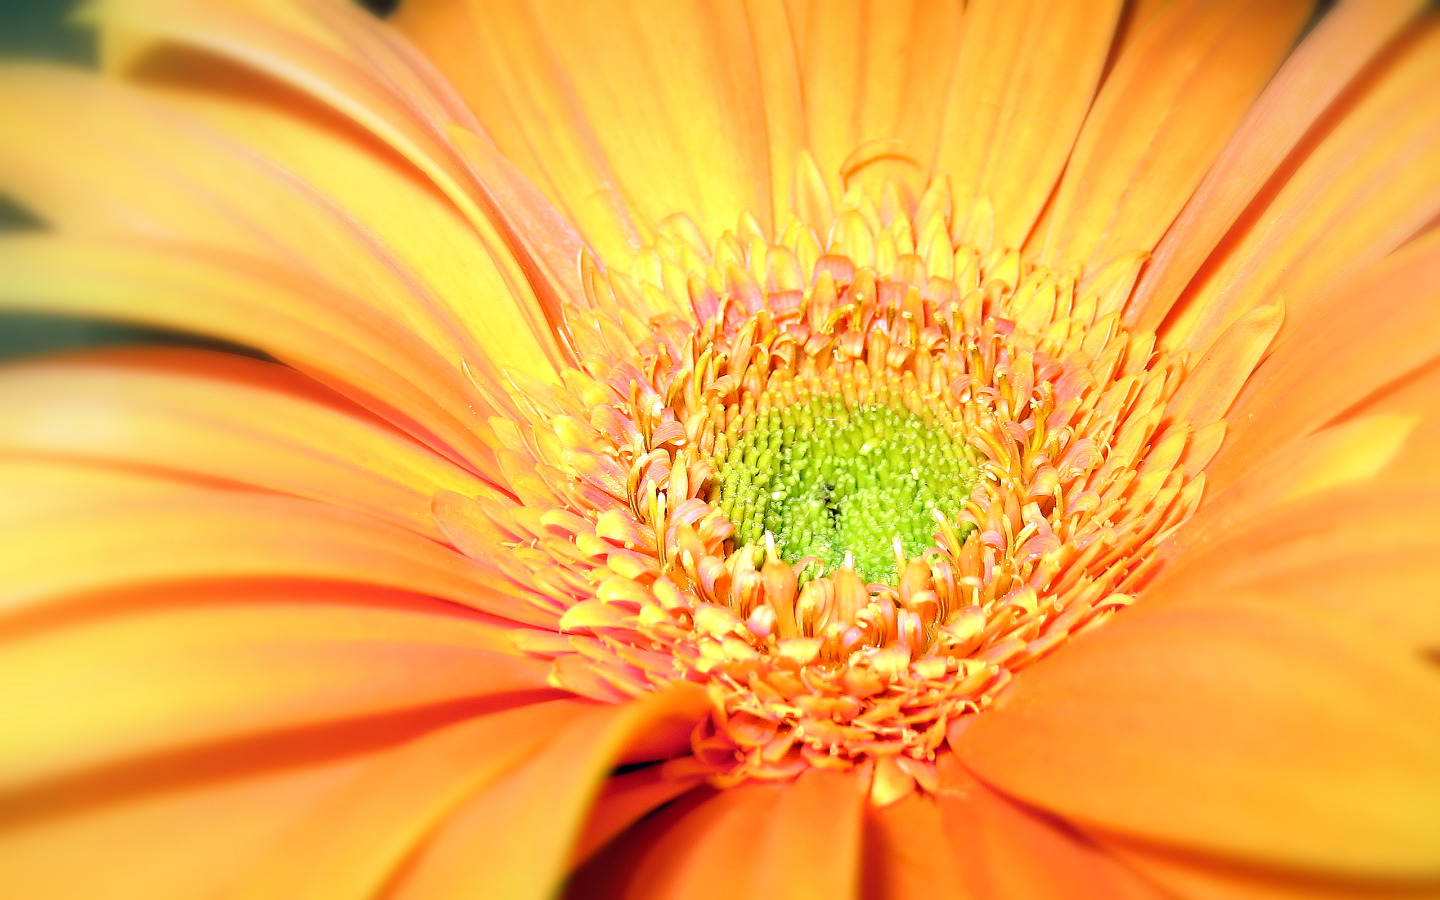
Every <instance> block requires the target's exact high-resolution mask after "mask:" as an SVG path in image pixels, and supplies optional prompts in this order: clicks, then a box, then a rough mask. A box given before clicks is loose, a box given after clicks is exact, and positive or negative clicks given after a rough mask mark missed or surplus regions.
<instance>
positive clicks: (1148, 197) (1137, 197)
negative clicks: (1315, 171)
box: [1040, 0, 1310, 272]
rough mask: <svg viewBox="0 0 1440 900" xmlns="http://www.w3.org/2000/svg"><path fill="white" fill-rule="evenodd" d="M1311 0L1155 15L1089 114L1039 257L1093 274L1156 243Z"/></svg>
mask: <svg viewBox="0 0 1440 900" xmlns="http://www.w3.org/2000/svg"><path fill="white" fill-rule="evenodd" d="M1309 5H1310V4H1308V3H1303V2H1285V3H1274V2H1264V0H1259V2H1257V0H1226V2H1217V0H1189V2H1182V3H1174V4H1171V5H1170V6H1168V7H1166V8H1165V9H1164V10H1163V11H1161V12H1159V13H1158V14H1157V15H1155V16H1154V17H1153V18H1152V19H1151V20H1150V22H1149V23H1147V24H1146V25H1145V27H1144V29H1143V31H1142V32H1141V33H1140V34H1139V35H1137V36H1136V37H1135V39H1134V41H1133V42H1131V44H1130V45H1128V46H1127V47H1126V48H1125V50H1124V52H1123V53H1121V54H1120V55H1119V57H1118V59H1117V60H1116V62H1115V64H1114V68H1113V70H1112V71H1111V72H1110V74H1109V75H1108V76H1107V77H1106V79H1105V83H1104V85H1103V86H1102V87H1101V89H1100V93H1099V96H1097V97H1096V99H1095V106H1094V108H1093V109H1092V110H1091V111H1090V114H1089V116H1088V117H1087V118H1086V120H1085V127H1084V129H1083V130H1082V131H1081V132H1080V137H1079V139H1078V140H1077V141H1076V143H1075V152H1074V153H1073V154H1071V157H1070V162H1069V164H1068V165H1067V166H1066V169H1065V175H1064V177H1063V178H1062V179H1061V181H1060V186H1059V188H1058V191H1057V193H1056V196H1055V200H1054V208H1053V209H1052V210H1051V214H1050V217H1049V227H1048V230H1047V233H1046V235H1045V238H1044V241H1043V246H1044V249H1043V251H1042V252H1041V254H1040V257H1041V259H1043V260H1045V261H1046V262H1047V263H1049V264H1051V265H1054V266H1056V267H1057V268H1060V269H1066V268H1069V267H1071V266H1076V265H1083V266H1084V267H1085V268H1086V269H1087V270H1088V271H1090V272H1094V271H1096V270H1098V269H1100V268H1101V267H1103V266H1104V265H1105V264H1106V263H1108V262H1110V261H1111V260H1112V259H1115V258H1116V257H1119V256H1121V255H1123V254H1125V253H1128V252H1131V251H1134V250H1137V249H1140V250H1149V249H1151V248H1153V247H1154V246H1155V244H1156V243H1157V242H1158V241H1159V240H1160V236H1161V235H1162V234H1164V232H1165V229H1166V228H1167V227H1168V226H1169V225H1170V222H1171V221H1172V220H1173V219H1174V217H1175V215H1176V214H1177V213H1179V211H1180V207H1181V205H1182V204H1183V203H1184V202H1185V198H1186V197H1187V196H1188V194H1189V192H1190V191H1191V190H1192V189H1193V188H1194V186H1195V185H1196V184H1198V183H1199V181H1200V178H1201V176H1202V175H1204V174H1205V171H1206V169H1208V168H1209V167H1210V164H1211V163H1212V162H1213V161H1214V159H1215V156H1216V155H1217V154H1218V153H1219V151H1220V149H1221V147H1222V146H1224V143H1225V141H1226V140H1227V139H1228V138H1229V137H1230V135H1231V133H1232V132H1233V131H1234V129H1235V126H1236V125H1237V124H1238V123H1239V122H1240V119H1241V117H1242V116H1243V115H1244V114H1245V111H1246V110H1247V109H1248V108H1249V107H1250V104H1251V103H1252V102H1253V101H1254V99H1255V95H1256V94H1258V93H1259V91H1260V89H1261V88H1262V87H1264V86H1265V82H1266V80H1267V79H1268V78H1269V77H1270V75H1271V73H1272V72H1273V71H1274V70H1275V68H1276V67H1277V66H1278V65H1279V64H1280V62H1281V60H1282V59H1284V56H1285V54H1286V52H1287V51H1288V50H1289V49H1290V46H1291V43H1292V42H1293V41H1294V39H1295V35H1296V34H1297V33H1298V32H1299V29H1300V27H1301V26H1302V25H1303V24H1304V22H1305V18H1306V16H1307V15H1308V13H1309ZM1132 27H1133V26H1132Z"/></svg>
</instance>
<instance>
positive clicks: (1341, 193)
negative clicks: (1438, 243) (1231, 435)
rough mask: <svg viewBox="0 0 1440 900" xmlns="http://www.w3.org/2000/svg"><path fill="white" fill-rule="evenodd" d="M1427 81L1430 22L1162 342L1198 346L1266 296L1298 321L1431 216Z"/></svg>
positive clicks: (1439, 38) (1435, 156)
mask: <svg viewBox="0 0 1440 900" xmlns="http://www.w3.org/2000/svg"><path fill="white" fill-rule="evenodd" d="M1437 80H1440V23H1436V22H1434V21H1429V22H1427V24H1426V26H1425V27H1424V28H1421V29H1417V31H1416V33H1414V34H1412V35H1410V36H1408V38H1407V40H1406V41H1404V42H1403V43H1402V44H1401V45H1400V46H1398V47H1397V48H1396V49H1395V50H1394V52H1393V54H1392V56H1391V58H1388V59H1387V60H1386V64H1385V65H1384V66H1382V67H1381V68H1380V70H1379V71H1378V72H1377V73H1376V75H1375V76H1374V80H1373V82H1372V83H1371V84H1369V85H1368V88H1369V89H1368V90H1365V91H1362V92H1361V97H1360V99H1359V100H1358V101H1356V103H1355V106H1354V107H1353V108H1351V109H1348V110H1346V112H1345V114H1344V115H1343V117H1341V118H1340V119H1339V121H1338V122H1336V123H1335V125H1334V128H1333V130H1331V131H1329V133H1328V134H1326V135H1325V137H1324V138H1323V139H1322V140H1321V141H1320V142H1319V143H1318V145H1317V146H1316V147H1315V149H1314V151H1313V152H1312V153H1310V154H1309V155H1308V157H1306V158H1305V159H1304V161H1303V162H1301V163H1300V164H1299V165H1298V167H1297V168H1296V169H1295V171H1294V173H1293V174H1292V175H1291V176H1290V177H1289V178H1288V179H1286V180H1285V181H1284V185H1283V187H1280V188H1279V190H1278V193H1277V194H1276V195H1275V197H1274V200H1273V202H1270V203H1269V204H1268V206H1266V207H1265V209H1264V211H1263V212H1262V213H1260V214H1259V215H1258V218H1257V219H1256V220H1255V221H1254V223H1253V227H1252V228H1250V229H1249V230H1248V231H1247V232H1246V233H1244V234H1243V236H1239V235H1237V236H1236V237H1237V239H1236V242H1235V245H1234V247H1233V249H1231V250H1230V251H1229V252H1228V255H1227V256H1226V257H1225V258H1224V260H1223V261H1221V262H1219V264H1218V265H1216V266H1215V267H1214V268H1213V270H1211V271H1209V272H1208V273H1207V275H1208V277H1206V278H1205V279H1204V280H1203V283H1198V282H1197V284H1195V285H1192V286H1191V291H1192V293H1191V295H1190V296H1189V297H1188V299H1187V301H1186V303H1187V306H1186V309H1185V310H1184V312H1183V313H1181V314H1180V315H1179V316H1178V317H1176V318H1175V319H1174V320H1173V321H1172V322H1171V323H1170V324H1168V325H1167V326H1166V328H1165V332H1164V336H1163V337H1164V343H1165V344H1166V345H1167V346H1169V347H1189V348H1192V349H1193V350H1195V351H1196V352H1201V351H1203V350H1204V349H1205V348H1206V347H1208V346H1209V345H1210V344H1211V343H1212V342H1213V341H1214V340H1215V338H1216V336H1217V335H1219V334H1221V333H1222V332H1223V331H1224V330H1225V328H1227V327H1228V326H1229V325H1230V323H1231V322H1233V321H1235V320H1236V319H1237V318H1239V317H1240V316H1242V315H1244V314H1245V313H1246V312H1248V311H1249V310H1251V309H1254V308H1255V307H1257V306H1259V305H1262V304H1265V303H1269V302H1272V301H1273V300H1274V299H1275V298H1276V297H1283V298H1284V301H1285V304H1286V307H1287V310H1288V313H1289V318H1290V320H1291V321H1290V325H1289V326H1288V327H1287V329H1286V330H1287V331H1288V330H1290V329H1291V328H1297V327H1299V326H1300V324H1301V323H1303V322H1305V321H1306V320H1307V319H1308V318H1310V317H1311V316H1312V315H1315V314H1317V307H1318V306H1319V305H1320V304H1321V303H1322V302H1323V300H1324V298H1325V296H1326V294H1327V293H1328V290H1329V289H1330V288H1331V287H1332V286H1333V285H1335V284H1336V283H1337V282H1342V281H1344V280H1346V279H1347V278H1349V277H1352V276H1354V275H1355V274H1357V273H1359V272H1362V271H1364V270H1365V269H1366V268H1368V267H1369V266H1370V265H1373V264H1374V263H1375V262H1377V261H1378V260H1380V259H1382V258H1383V257H1384V256H1385V255H1387V254H1388V253H1390V252H1391V251H1392V250H1394V249H1395V248H1396V247H1398V246H1400V245H1401V244H1402V243H1404V242H1405V241H1406V240H1408V239H1410V238H1411V237H1413V236H1414V235H1415V234H1416V233H1418V232H1419V231H1421V230H1422V229H1423V228H1424V227H1425V226H1426V225H1427V224H1428V223H1429V222H1431V221H1432V220H1433V219H1434V217H1435V216H1436V214H1437V213H1440V164H1437V162H1436V160H1440V96H1437V95H1436V93H1435V91H1434V90H1433V86H1434V84H1435V82H1436V81H1437Z"/></svg>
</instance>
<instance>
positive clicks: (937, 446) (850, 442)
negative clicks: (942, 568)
mask: <svg viewBox="0 0 1440 900" xmlns="http://www.w3.org/2000/svg"><path fill="white" fill-rule="evenodd" d="M717 463H718V469H719V496H718V503H719V506H720V508H721V510H722V511H723V512H724V513H725V515H726V516H727V517H728V518H729V519H730V521H731V522H733V523H734V524H735V529H736V533H735V541H736V544H737V545H747V544H755V545H761V546H764V545H765V544H766V535H767V534H768V535H770V540H772V541H773V542H774V547H775V549H776V551H777V552H778V553H779V555H780V557H781V558H782V559H784V560H786V561H787V562H792V563H793V562H796V561H798V560H800V559H801V558H803V557H806V556H814V557H817V558H819V559H820V560H821V562H822V563H823V564H824V566H825V570H826V571H827V572H828V571H830V570H832V569H835V568H838V567H839V566H840V565H841V564H842V563H843V562H844V560H845V556H846V554H850V556H851V557H852V558H853V561H854V567H855V571H856V572H858V573H859V574H860V575H861V577H863V578H864V579H865V580H866V581H870V582H890V583H894V581H895V580H896V578H897V577H898V573H897V572H896V560H895V549H894V548H895V541H896V539H897V538H898V539H899V541H900V546H901V549H902V551H903V553H904V555H905V556H906V557H907V558H908V557H914V556H919V555H920V554H921V553H923V552H924V551H925V550H926V549H927V548H929V547H932V546H934V545H935V534H936V531H937V529H938V524H939V521H940V520H944V521H945V522H948V523H951V524H953V523H954V522H955V520H956V517H957V516H958V515H959V513H960V511H961V510H962V509H963V508H964V506H965V500H966V498H967V497H968V496H969V495H970V491H971V489H972V488H973V487H974V485H975V479H976V467H975V464H974V462H973V461H972V459H971V456H970V451H969V450H968V449H967V448H966V447H965V445H964V444H963V442H961V441H960V440H958V439H957V438H956V437H955V436H954V435H952V434H951V433H949V432H948V431H947V430H946V429H945V428H943V427H941V426H940V425H938V424H936V423H934V422H932V421H927V420H926V419H924V418H922V417H921V416H919V415H917V414H915V413H913V412H911V411H910V410H908V409H906V408H904V407H903V406H892V405H889V404H884V403H871V404H861V405H856V406H848V405H846V404H845V402H844V401H843V400H842V399H841V398H839V397H835V396H821V397H813V398H811V399H808V400H805V401H803V402H800V403H796V404H794V405H791V406H785V407H771V408H768V409H765V410H762V411H760V412H758V413H757V414H756V416H755V420H754V422H753V424H751V425H750V426H749V427H748V428H747V429H746V430H745V431H744V433H743V434H741V435H740V437H739V439H738V441H736V443H735V444H734V445H733V446H731V447H730V448H729V449H728V450H727V451H726V452H724V454H723V456H718V457H717ZM956 532H957V533H959V534H960V536H961V537H963V536H964V533H963V531H962V530H961V529H960V528H956Z"/></svg>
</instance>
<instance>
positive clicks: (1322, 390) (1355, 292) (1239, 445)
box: [1207, 232, 1440, 487]
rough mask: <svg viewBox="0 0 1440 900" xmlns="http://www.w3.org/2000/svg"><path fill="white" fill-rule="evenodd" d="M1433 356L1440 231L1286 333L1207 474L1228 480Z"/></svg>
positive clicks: (1439, 303)
mask: <svg viewBox="0 0 1440 900" xmlns="http://www.w3.org/2000/svg"><path fill="white" fill-rule="evenodd" d="M1437 355H1440V232H1435V233H1434V234H1430V235H1427V236H1425V237H1423V238H1420V239H1419V240H1416V241H1415V242H1414V243H1412V244H1410V245H1409V246H1407V247H1405V248H1403V249H1401V250H1399V251H1398V252H1396V253H1395V254H1393V255H1392V256H1391V257H1389V258H1388V259H1386V260H1384V261H1383V262H1381V263H1379V264H1378V265H1376V266H1373V267H1372V268H1371V269H1369V270H1368V271H1366V272H1365V273H1363V274H1362V275H1361V276H1359V277H1357V278H1354V279H1351V280H1349V282H1348V283H1347V284H1345V285H1344V286H1342V287H1340V288H1338V289H1337V290H1335V291H1334V292H1332V293H1331V295H1330V296H1329V297H1327V298H1326V299H1325V301H1324V302H1323V303H1322V304H1320V305H1318V306H1316V307H1315V309H1314V311H1313V314H1312V315H1310V316H1308V317H1306V318H1304V320H1303V321H1301V322H1299V323H1297V324H1296V325H1295V327H1294V328H1292V329H1289V330H1288V331H1287V332H1285V333H1283V334H1282V336H1281V339H1280V340H1278V341H1276V344H1275V348H1274V353H1273V354H1272V355H1271V357H1270V358H1269V359H1267V360H1265V362H1264V363H1263V364H1262V365H1261V366H1260V367H1259V368H1258V369H1257V370H1256V371H1255V373H1254V375H1253V376H1251V379H1250V382H1249V383H1248V384H1247V385H1246V386H1245V388H1244V389H1243V390H1242V391H1241V393H1240V395H1239V397H1238V398H1237V399H1236V401H1235V405H1234V408H1233V410H1232V413H1233V414H1232V415H1231V416H1230V419H1231V420H1232V422H1233V425H1232V428H1231V433H1230V434H1229V435H1228V436H1227V439H1226V443H1225V446H1224V447H1222V448H1221V450H1220V453H1219V454H1218V455H1217V456H1216V458H1215V460H1214V461H1213V462H1212V464H1211V466H1210V467H1209V470H1208V472H1207V478H1209V479H1210V481H1211V484H1212V485H1219V486H1222V487H1223V486H1226V485H1229V484H1231V483H1233V482H1234V481H1235V480H1236V479H1238V478H1240V477H1242V476H1243V474H1244V473H1245V472H1248V471H1250V470H1251V469H1253V468H1254V466H1255V465H1256V463H1257V462H1258V461H1260V460H1261V459H1263V458H1264V457H1265V456H1266V455H1268V454H1271V453H1283V452H1285V448H1286V447H1287V445H1289V444H1290V443H1291V442H1293V441H1295V440H1297V439H1299V438H1303V437H1304V436H1305V435H1307V434H1309V433H1310V432H1312V431H1314V430H1315V429H1316V428H1319V427H1320V426H1322V425H1324V424H1325V423H1326V422H1328V421H1330V420H1332V419H1334V418H1335V417H1337V416H1339V415H1340V414H1341V413H1343V412H1345V411H1346V410H1348V409H1350V408H1351V407H1352V406H1354V405H1356V404H1357V403H1359V402H1360V401H1362V400H1363V399H1364V398H1366V397H1367V396H1370V395H1371V394H1374V393H1375V392H1376V391H1378V390H1380V389H1381V388H1383V387H1385V386H1386V385H1387V384H1389V383H1391V382H1393V381H1395V380H1398V379H1400V378H1402V377H1404V376H1406V375H1408V374H1410V373H1412V372H1414V371H1416V370H1418V369H1420V368H1421V367H1422V366H1424V365H1426V364H1428V363H1429V362H1430V361H1431V360H1433V359H1434V358H1436V356H1437Z"/></svg>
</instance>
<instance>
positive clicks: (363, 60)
mask: <svg viewBox="0 0 1440 900" xmlns="http://www.w3.org/2000/svg"><path fill="white" fill-rule="evenodd" d="M87 15H88V16H89V17H91V18H92V19H93V20H96V21H98V22H99V23H100V24H101V25H102V27H104V28H105V29H106V32H105V33H106V36H107V37H115V36H119V37H120V39H121V40H123V41H127V42H129V43H132V44H138V45H140V46H145V45H146V42H147V41H148V42H150V43H152V44H153V43H156V42H159V43H162V44H163V43H174V44H177V45H180V46H184V47H188V48H193V49H196V50H201V51H203V52H206V53H213V54H215V55H217V56H219V57H222V58H226V59H229V60H232V61H233V62H236V63H239V64H241V65H244V66H247V67H250V68H252V69H255V70H257V71H259V72H261V73H265V74H268V75H271V76H273V77H274V78H275V79H277V80H278V81H280V82H283V83H287V84H289V85H291V86H293V87H294V88H295V89H297V90H300V91H302V92H304V93H306V94H309V95H310V96H312V97H314V98H315V99H316V100H319V101H320V102H322V103H324V104H326V105H327V106H329V107H330V108H332V109H334V110H335V111H336V112H338V113H340V114H341V115H342V116H344V117H347V118H349V119H351V120H353V121H354V122H355V123H356V124H358V125H360V126H361V127H362V128H364V129H365V130H366V131H368V132H370V134H372V135H373V136H374V137H376V138H378V139H379V140H380V141H381V142H383V143H384V144H386V145H388V146H389V147H390V148H393V150H394V151H395V152H396V153H398V154H399V155H400V156H401V157H403V158H405V159H407V160H409V161H410V163H412V164H413V165H414V166H415V167H416V168H418V169H419V170H420V171H421V172H422V173H424V175H425V177H427V178H428V179H429V180H430V182H431V183H432V184H433V185H434V186H435V187H436V188H438V189H439V191H440V192H441V193H443V194H444V195H445V197H447V198H448V199H449V200H450V201H451V202H452V203H453V204H454V205H455V207H456V208H457V209H458V210H459V211H460V212H461V214H462V215H463V216H464V218H465V220H466V221H467V222H468V223H469V224H470V226H471V228H473V229H474V231H475V233H476V234H477V235H478V236H479V238H480V240H481V242H482V243H483V244H484V246H485V247H486V249H487V251H488V252H489V255H490V257H491V261H492V262H493V263H494V264H495V265H494V268H492V267H490V266H486V267H485V268H484V270H483V274H485V275H493V276H498V283H496V282H492V284H494V286H495V287H496V288H497V292H498V294H499V295H500V296H507V295H508V296H509V297H512V298H516V300H517V301H518V302H517V304H516V306H515V308H514V310H513V312H518V314H519V316H520V318H521V319H523V320H524V322H525V323H526V328H525V329H522V331H521V332H520V333H524V332H526V331H528V336H529V337H531V338H534V339H536V340H539V341H540V342H541V347H542V349H543V350H544V351H545V352H546V354H547V356H548V362H550V363H555V362H557V361H558V360H559V359H561V358H562V357H563V350H562V349H561V348H560V347H559V346H558V344H556V343H554V341H553V338H554V334H553V333H552V332H551V328H552V326H553V325H554V323H555V322H557V321H558V308H557V306H556V304H555V297H554V290H555V286H554V285H553V284H547V283H544V281H543V279H540V278H535V277H531V276H532V275H534V274H536V273H537V272H538V271H540V270H544V269H546V266H545V265H544V263H545V260H539V259H536V258H534V257H531V256H528V255H526V248H524V247H522V246H521V244H520V243H517V242H516V240H515V239H516V237H517V235H516V234H515V233H514V232H513V231H511V230H510V229H509V228H508V226H507V223H506V220H505V216H504V214H503V210H502V208H501V207H499V206H498V205H497V202H496V198H495V197H494V196H493V195H491V194H489V193H487V191H486V186H485V185H484V184H483V183H482V182H480V181H478V180H477V179H476V177H475V173H474V172H473V171H472V170H471V169H469V168H468V167H467V166H466V164H465V162H464V161H463V159H462V157H461V154H460V153H459V152H457V150H456V148H455V147H454V146H453V144H452V143H451V141H450V137H449V131H450V129H451V128H453V127H463V128H478V125H477V124H476V123H475V120H474V118H473V116H471V115H470V113H469V111H468V110H467V109H465V107H464V104H463V103H462V102H461V101H460V99H459V98H458V97H457V96H455V94H454V93H453V91H452V90H451V89H450V87H449V85H448V84H447V83H446V82H445V80H444V79H443V78H442V77H441V76H440V75H439V74H438V73H437V72H435V71H434V69H433V68H431V66H430V65H429V63H428V62H427V61H426V60H425V59H424V57H422V56H421V55H420V54H419V53H417V52H416V51H415V50H414V48H412V47H410V46H408V45H406V44H405V42H404V41H403V40H401V39H399V38H398V36H397V35H396V34H395V33H394V31H393V30H391V29H388V28H387V27H385V26H384V25H383V24H381V23H379V22H377V21H376V20H375V19H374V18H373V17H372V16H369V15H368V14H366V13H365V12H364V11H363V10H361V9H359V8H358V7H356V6H354V5H352V4H348V3H336V2H326V0H313V2H304V3H291V2H271V0H267V2H255V0H211V2H205V3H197V2H193V0H104V2H98V3H95V4H93V5H91V6H90V7H88V8H87ZM140 58H141V59H142V60H143V58H144V55H143V54H140ZM132 62H133V60H132ZM117 68H121V69H123V68H124V66H117ZM379 73H383V75H381V74H379ZM557 237H558V235H557ZM512 254H514V255H512ZM532 266H533V267H534V271H531V268H532ZM447 324H448V325H449V326H450V327H451V328H452V329H458V330H459V332H460V333H463V331H464V328H465V323H464V322H456V321H454V320H453V319H452V320H450V321H449V322H448V323H447ZM504 353H505V351H504V350H503V349H502V351H501V355H504ZM544 361H545V360H541V359H535V360H532V362H533V363H535V364H536V365H540V364H541V363H542V362H544ZM526 368H528V366H527V367H526Z"/></svg>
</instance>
